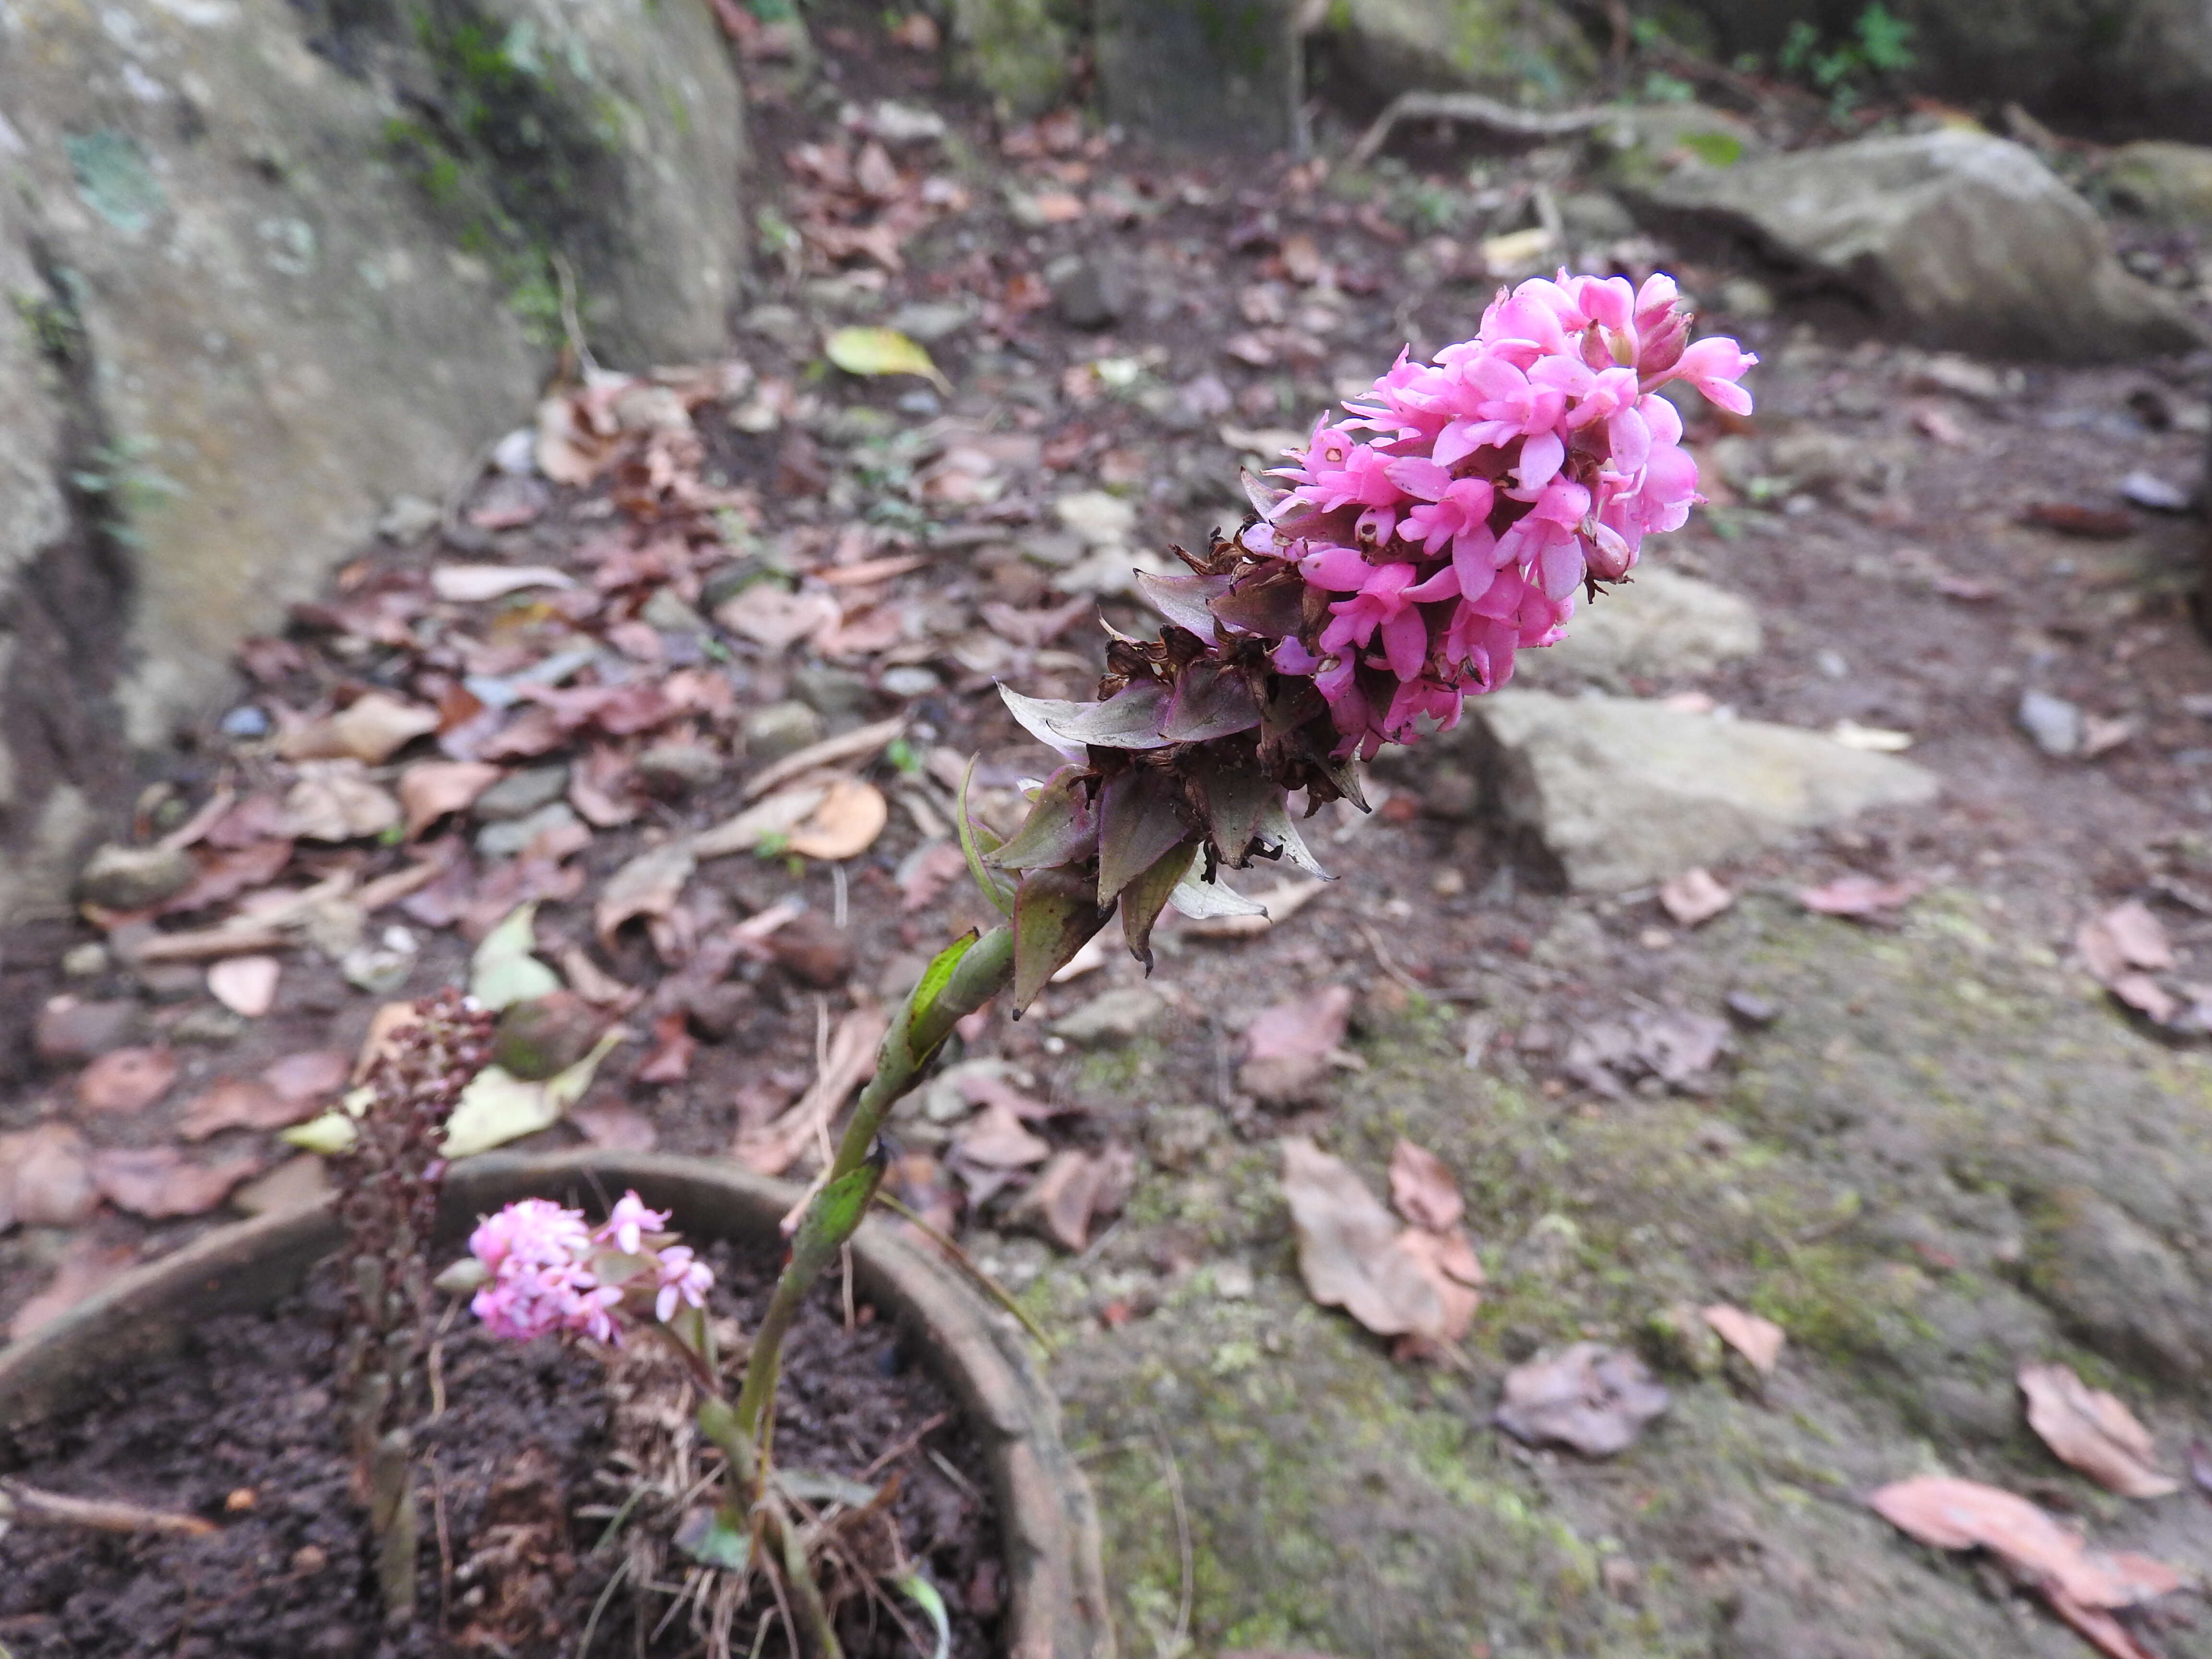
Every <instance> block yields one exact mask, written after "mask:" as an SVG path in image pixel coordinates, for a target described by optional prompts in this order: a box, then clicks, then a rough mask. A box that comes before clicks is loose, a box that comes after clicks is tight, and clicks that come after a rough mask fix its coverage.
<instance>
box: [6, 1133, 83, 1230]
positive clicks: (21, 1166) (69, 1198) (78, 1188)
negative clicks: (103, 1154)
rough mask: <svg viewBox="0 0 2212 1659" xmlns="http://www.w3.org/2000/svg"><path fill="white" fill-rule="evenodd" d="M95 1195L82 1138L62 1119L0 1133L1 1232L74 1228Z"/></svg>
mask: <svg viewBox="0 0 2212 1659" xmlns="http://www.w3.org/2000/svg"><path fill="white" fill-rule="evenodd" d="M98 1201H99V1195H98V1194H97V1193H96V1192H95V1191H94V1188H93V1184H92V1166H91V1164H90V1161H89V1154H88V1152H87V1151H86V1148H85V1144H84V1137H83V1136H82V1135H80V1134H79V1133H77V1132H76V1130H75V1129H73V1128H71V1127H70V1126H69V1125H68V1124H66V1123H40V1124H36V1125H34V1126H33V1127H30V1128H28V1129H21V1130H17V1131H16V1132H15V1133H12V1134H0V1232H4V1231H7V1229H8V1228H9V1227H10V1226H12V1225H15V1223H17V1222H21V1224H22V1225H24V1226H26V1227H74V1226H76V1225H77V1224H78V1223H79V1222H81V1221H82V1220H83V1219H84V1218H86V1217H87V1216H88V1215H90V1214H91V1213H92V1206H94V1204H95V1203H96V1202H98Z"/></svg>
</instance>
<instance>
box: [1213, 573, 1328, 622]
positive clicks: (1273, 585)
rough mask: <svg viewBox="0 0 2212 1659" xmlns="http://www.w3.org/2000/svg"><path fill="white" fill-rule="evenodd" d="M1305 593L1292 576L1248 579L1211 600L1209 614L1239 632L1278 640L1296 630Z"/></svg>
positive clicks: (1300, 619) (1302, 582)
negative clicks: (1210, 612) (1211, 613)
mask: <svg viewBox="0 0 2212 1659" xmlns="http://www.w3.org/2000/svg"><path fill="white" fill-rule="evenodd" d="M1286 568H1287V567H1286ZM1305 593H1306V585H1305V583H1304V581H1302V580H1299V579H1298V577H1297V575H1296V574H1295V573H1291V574H1287V575H1285V576H1267V577H1261V578H1258V579H1256V580H1255V579H1254V578H1252V577H1249V576H1248V577H1246V578H1244V579H1243V581H1242V582H1241V584H1240V585H1239V586H1235V587H1232V588H1231V589H1230V590H1229V592H1226V593H1224V594H1223V595H1222V596H1221V597H1220V598H1219V599H1216V600H1214V602H1213V615H1214V617H1215V620H1217V621H1218V622H1220V623H1223V624H1224V625H1225V626H1226V627H1230V628H1234V629H1237V630H1238V631H1240V632H1242V633H1246V634H1257V635H1259V636H1260V637H1261V639H1264V640H1279V639H1281V638H1283V637H1284V636H1285V635H1289V634H1295V633H1297V631H1298V624H1299V623H1301V622H1303V621H1304V608H1305Z"/></svg>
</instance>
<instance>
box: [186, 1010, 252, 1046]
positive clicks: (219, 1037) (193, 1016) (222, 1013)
mask: <svg viewBox="0 0 2212 1659" xmlns="http://www.w3.org/2000/svg"><path fill="white" fill-rule="evenodd" d="M245 1031H246V1016H245V1015H243V1014H234V1013H233V1012H231V1011H230V1010H229V1009H228V1008H218V1007H216V1006H214V1005H213V1004H211V1003H202V1004H201V1005H200V1006H197V1007H196V1008H187V1009H185V1012H183V1013H181V1014H179V1016H178V1017H177V1020H176V1023H175V1024H173V1025H171V1026H170V1027H169V1038H170V1041H172V1042H191V1043H197V1045H198V1046H199V1047H201V1048H225V1047H228V1045H229V1044H231V1043H234V1042H237V1041H238V1039H239V1038H240V1036H243V1035H244V1034H245Z"/></svg>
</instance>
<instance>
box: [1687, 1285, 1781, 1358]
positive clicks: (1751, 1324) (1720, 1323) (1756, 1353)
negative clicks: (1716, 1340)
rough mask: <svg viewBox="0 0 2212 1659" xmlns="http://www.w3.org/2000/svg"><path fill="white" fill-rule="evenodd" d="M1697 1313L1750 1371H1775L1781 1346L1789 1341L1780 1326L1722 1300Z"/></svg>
mask: <svg viewBox="0 0 2212 1659" xmlns="http://www.w3.org/2000/svg"><path fill="white" fill-rule="evenodd" d="M1699 1312H1700V1313H1701V1314H1702V1315H1703V1316H1704V1317H1705V1323H1706V1324H1708V1325H1710V1326H1711V1327H1712V1328H1713V1330H1714V1332H1715V1333H1716V1334H1717V1335H1718V1336H1719V1337H1720V1339H1721V1340H1722V1341H1723V1342H1725V1343H1727V1344H1728V1345H1729V1346H1730V1347H1731V1348H1734V1349H1735V1351H1736V1352H1738V1353H1740V1354H1741V1355H1742V1356H1743V1357H1744V1358H1746V1359H1748V1360H1749V1361H1750V1362H1751V1368H1752V1370H1755V1371H1757V1372H1758V1373H1759V1375H1760V1376H1772V1375H1773V1374H1774V1368H1775V1366H1776V1365H1777V1364H1780V1363H1781V1359H1782V1345H1783V1343H1784V1342H1785V1341H1787V1340H1789V1339H1788V1338H1787V1337H1786V1336H1785V1335H1784V1333H1783V1329H1782V1327H1781V1326H1779V1325H1778V1324H1776V1323H1775V1322H1773V1321H1772V1320H1771V1319H1762V1318H1760V1317H1759V1316H1758V1315H1757V1314H1755V1313H1746V1312H1745V1311H1744V1310H1742V1309H1741V1308H1732V1307H1730V1306H1729V1304H1727V1303H1725V1302H1716V1303H1714V1304H1712V1306H1711V1307H1709V1308H1704V1309H1700V1310H1699Z"/></svg>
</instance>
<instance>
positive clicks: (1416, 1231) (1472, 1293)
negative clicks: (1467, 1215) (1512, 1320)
mask: <svg viewBox="0 0 2212 1659" xmlns="http://www.w3.org/2000/svg"><path fill="white" fill-rule="evenodd" d="M1398 1248H1399V1249H1401V1250H1403V1251H1404V1252H1405V1253H1406V1254H1407V1255H1408V1256H1410V1257H1412V1258H1413V1261H1414V1263H1415V1265H1416V1266H1418V1267H1419V1268H1420V1270H1421V1272H1422V1274H1423V1275H1424V1276H1425V1278H1426V1279H1428V1281H1429V1283H1430V1285H1431V1286H1432V1287H1433V1288H1434V1289H1435V1291H1436V1293H1437V1301H1438V1302H1439V1303H1440V1304H1442V1306H1443V1321H1442V1322H1441V1323H1440V1324H1439V1325H1438V1326H1437V1330H1436V1332H1435V1334H1436V1335H1437V1336H1439V1337H1441V1338H1443V1340H1445V1341H1447V1342H1456V1341H1458V1340H1460V1339H1461V1338H1462V1337H1463V1336H1465V1335H1466V1334H1467V1333H1468V1327H1469V1326H1470V1325H1472V1324H1473V1323H1474V1315H1475V1310H1477V1309H1478V1308H1480V1307H1481V1305H1482V1297H1481V1296H1480V1294H1479V1292H1480V1291H1481V1289H1482V1287H1483V1285H1485V1284H1486V1282H1487V1281H1486V1279H1485V1277H1484V1274H1483V1271H1482V1262H1481V1261H1480V1258H1479V1257H1477V1256H1476V1255H1475V1253H1474V1244H1473V1243H1472V1242H1470V1241H1469V1239H1468V1236H1467V1234H1466V1232H1465V1231H1463V1230H1462V1229H1461V1228H1457V1227H1455V1228H1453V1229H1452V1230H1451V1231H1449V1232H1446V1233H1435V1232H1431V1231H1428V1229H1426V1228H1425V1227H1407V1228H1406V1229H1405V1230H1403V1231H1401V1232H1400V1233H1399V1235H1398ZM1400 1340H1401V1342H1415V1341H1419V1340H1420V1334H1409V1335H1408V1336H1407V1337H1401V1339H1400ZM1417 1353H1418V1350H1411V1351H1409V1352H1407V1353H1406V1354H1404V1355H1401V1358H1413V1357H1415V1355H1416V1354H1417Z"/></svg>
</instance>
